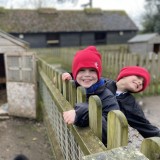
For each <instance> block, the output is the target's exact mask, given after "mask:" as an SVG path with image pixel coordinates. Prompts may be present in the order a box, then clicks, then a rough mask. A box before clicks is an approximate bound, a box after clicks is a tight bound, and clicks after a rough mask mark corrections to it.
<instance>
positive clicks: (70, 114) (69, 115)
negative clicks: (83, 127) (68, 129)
mask: <svg viewBox="0 0 160 160" xmlns="http://www.w3.org/2000/svg"><path fill="white" fill-rule="evenodd" d="M75 117H76V112H75V110H74V109H73V110H69V111H66V112H63V118H64V122H65V123H67V124H73V123H74V121H75Z"/></svg>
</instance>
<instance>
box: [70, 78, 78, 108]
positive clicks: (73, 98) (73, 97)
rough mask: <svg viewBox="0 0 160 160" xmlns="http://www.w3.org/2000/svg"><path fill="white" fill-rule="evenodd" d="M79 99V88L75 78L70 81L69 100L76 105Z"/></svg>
mask: <svg viewBox="0 0 160 160" xmlns="http://www.w3.org/2000/svg"><path fill="white" fill-rule="evenodd" d="M76 99H77V90H76V85H75V82H74V80H70V81H69V102H70V104H71V105H72V106H73V107H74V105H75V103H76Z"/></svg>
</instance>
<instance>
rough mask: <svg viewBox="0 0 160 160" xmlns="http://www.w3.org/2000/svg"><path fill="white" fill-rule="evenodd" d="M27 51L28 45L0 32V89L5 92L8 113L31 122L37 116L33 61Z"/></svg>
mask: <svg viewBox="0 0 160 160" xmlns="http://www.w3.org/2000/svg"><path fill="white" fill-rule="evenodd" d="M28 50H29V44H28V43H27V42H25V41H22V40H21V39H18V38H16V37H14V36H12V35H10V34H8V33H6V32H3V31H0V86H1V87H0V88H1V90H4V89H5V90H6V92H5V93H6V97H7V98H6V100H7V103H8V113H9V114H10V115H13V116H20V117H29V118H33V117H35V116H36V112H35V111H36V94H35V93H36V92H35V88H36V87H35V86H36V82H35V60H34V54H33V53H31V52H28ZM1 90H0V91H1ZM3 93H4V92H3Z"/></svg>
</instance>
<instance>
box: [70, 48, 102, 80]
mask: <svg viewBox="0 0 160 160" xmlns="http://www.w3.org/2000/svg"><path fill="white" fill-rule="evenodd" d="M82 68H94V69H95V70H96V71H97V76H98V80H99V79H100V77H101V74H102V62H101V55H100V53H99V52H98V51H97V49H96V47H95V46H89V47H87V48H85V49H83V50H80V51H78V52H76V54H75V56H74V58H73V61H72V74H73V78H74V80H76V76H77V73H78V71H79V70H80V69H82Z"/></svg>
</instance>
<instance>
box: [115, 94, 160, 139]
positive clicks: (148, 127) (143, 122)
mask: <svg viewBox="0 0 160 160" xmlns="http://www.w3.org/2000/svg"><path fill="white" fill-rule="evenodd" d="M117 100H118V103H119V106H120V109H121V111H122V112H123V113H124V115H125V116H126V118H127V120H128V123H129V125H130V126H131V127H133V128H135V129H137V131H138V132H139V133H140V134H141V135H142V136H143V137H144V138H148V137H154V136H160V130H159V129H158V128H157V127H155V126H154V125H152V124H151V123H150V122H149V121H148V120H147V119H146V117H145V115H144V112H143V111H142V109H141V107H140V106H139V105H138V103H137V102H136V100H135V98H134V97H133V96H132V95H131V94H129V93H127V94H124V95H122V96H119V97H117Z"/></svg>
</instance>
